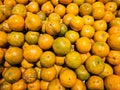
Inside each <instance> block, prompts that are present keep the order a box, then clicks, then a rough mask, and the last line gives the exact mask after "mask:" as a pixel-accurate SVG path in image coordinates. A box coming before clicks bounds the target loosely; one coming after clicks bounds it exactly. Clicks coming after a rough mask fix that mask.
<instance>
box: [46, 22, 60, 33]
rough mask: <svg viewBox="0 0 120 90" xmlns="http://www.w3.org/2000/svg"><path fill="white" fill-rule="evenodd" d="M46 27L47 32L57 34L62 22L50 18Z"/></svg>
mask: <svg viewBox="0 0 120 90" xmlns="http://www.w3.org/2000/svg"><path fill="white" fill-rule="evenodd" d="M45 28H46V29H45V31H46V33H47V34H50V35H56V34H58V33H59V32H60V22H59V21H57V20H49V21H47V22H46V26H45Z"/></svg>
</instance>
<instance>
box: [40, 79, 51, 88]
mask: <svg viewBox="0 0 120 90" xmlns="http://www.w3.org/2000/svg"><path fill="white" fill-rule="evenodd" d="M49 83H50V82H47V81H44V80H41V81H40V89H41V90H47V89H48V85H49Z"/></svg>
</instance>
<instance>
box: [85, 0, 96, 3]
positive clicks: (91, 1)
mask: <svg viewBox="0 0 120 90" xmlns="http://www.w3.org/2000/svg"><path fill="white" fill-rule="evenodd" d="M95 1H96V0H85V2H87V3H90V4H92V3H94V2H95Z"/></svg>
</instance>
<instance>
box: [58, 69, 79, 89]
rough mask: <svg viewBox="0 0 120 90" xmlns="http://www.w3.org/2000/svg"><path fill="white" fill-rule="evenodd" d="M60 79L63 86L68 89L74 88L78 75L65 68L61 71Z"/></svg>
mask: <svg viewBox="0 0 120 90" xmlns="http://www.w3.org/2000/svg"><path fill="white" fill-rule="evenodd" d="M59 78H60V82H61V84H62V85H63V86H64V87H67V88H70V87H72V86H73V85H74V84H75V82H76V80H77V76H76V74H75V73H74V72H73V71H72V70H71V69H68V68H63V69H62V70H61V72H60V77H59Z"/></svg>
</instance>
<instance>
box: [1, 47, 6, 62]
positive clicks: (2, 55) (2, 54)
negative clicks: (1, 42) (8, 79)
mask: <svg viewBox="0 0 120 90" xmlns="http://www.w3.org/2000/svg"><path fill="white" fill-rule="evenodd" d="M4 55H5V53H4V51H3V50H2V48H0V64H1V63H2V62H3V57H4Z"/></svg>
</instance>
